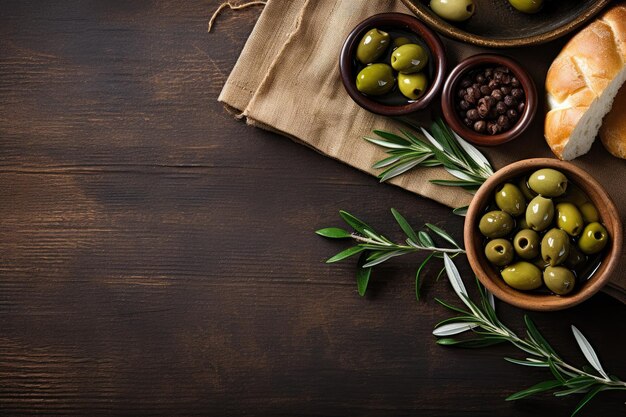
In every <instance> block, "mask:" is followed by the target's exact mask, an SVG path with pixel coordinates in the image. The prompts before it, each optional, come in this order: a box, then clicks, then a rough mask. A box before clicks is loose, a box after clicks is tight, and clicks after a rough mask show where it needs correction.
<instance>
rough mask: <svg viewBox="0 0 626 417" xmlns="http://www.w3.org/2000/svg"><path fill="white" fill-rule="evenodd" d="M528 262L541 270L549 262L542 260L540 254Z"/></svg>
mask: <svg viewBox="0 0 626 417" xmlns="http://www.w3.org/2000/svg"><path fill="white" fill-rule="evenodd" d="M530 262H531V263H532V264H533V265H535V266H536V267H537V268H539V269H540V270H542V271H543V270H545V269H546V268H547V267H549V266H550V264H549V263H548V262H546V261H544V260H543V258H542V257H541V256H538V257H536V258H535V259H532V260H531V261H530Z"/></svg>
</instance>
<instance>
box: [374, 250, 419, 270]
mask: <svg viewBox="0 0 626 417" xmlns="http://www.w3.org/2000/svg"><path fill="white" fill-rule="evenodd" d="M406 253H409V252H407V251H404V250H395V251H392V252H387V253H385V254H384V255H382V256H380V257H377V258H376V259H374V260H371V261H369V262H368V263H366V264H365V265H363V268H369V267H372V266H375V265H378V264H381V263H383V262H385V261H387V260H389V259H391V258H394V257H396V256H400V255H404V254H406Z"/></svg>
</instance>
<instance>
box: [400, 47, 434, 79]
mask: <svg viewBox="0 0 626 417" xmlns="http://www.w3.org/2000/svg"><path fill="white" fill-rule="evenodd" d="M427 62H428V53H427V52H426V50H425V49H424V48H422V47H421V46H419V45H417V44H415V43H408V44H406V45H402V46H400V47H399V48H397V49H396V50H395V51H393V53H392V54H391V66H392V67H393V69H395V70H396V71H399V72H402V73H404V74H411V73H413V72H418V71H421V70H422V68H424V67H425V66H426V63H427Z"/></svg>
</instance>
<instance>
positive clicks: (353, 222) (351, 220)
mask: <svg viewBox="0 0 626 417" xmlns="http://www.w3.org/2000/svg"><path fill="white" fill-rule="evenodd" d="M339 215H340V216H341V218H342V219H343V221H345V222H346V223H348V224H349V225H350V226H352V228H353V229H354V230H356V231H357V232H359V233H362V234H366V233H365V230H366V229H369V230H371V231H373V230H374V229H373V228H371V227H369V226H368V225H367V224H366V223H364V222H363V221H361V220H359V219H357V218H356V217H354V216H353V215H352V214H350V213H348V212H347V211H344V210H340V211H339Z"/></svg>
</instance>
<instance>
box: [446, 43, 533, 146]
mask: <svg viewBox="0 0 626 417" xmlns="http://www.w3.org/2000/svg"><path fill="white" fill-rule="evenodd" d="M441 107H442V109H443V115H444V118H445V119H446V121H447V122H448V125H449V126H450V127H451V128H452V130H454V131H455V132H456V133H457V134H459V136H461V137H462V138H464V139H467V140H468V141H470V142H472V143H474V144H475V145H480V146H495V145H500V144H502V143H505V142H508V141H510V140H513V139H515V138H516V137H518V136H519V135H520V134H521V133H522V132H523V131H524V130H525V129H526V128H527V127H528V126H529V125H530V122H531V121H532V119H533V117H534V115H535V112H536V110H537V90H536V88H535V84H534V82H533V80H532V78H531V77H530V76H529V75H528V73H527V72H526V70H525V69H524V68H523V67H522V66H521V65H520V64H519V63H518V62H517V61H515V60H514V59H512V58H509V57H506V56H503V55H497V54H480V55H474V56H471V57H469V58H467V59H465V60H463V61H461V62H460V63H459V64H458V65H457V66H456V67H455V68H454V69H453V70H452V71H451V72H450V75H449V77H448V79H447V81H446V83H445V84H444V87H443V93H442V96H441Z"/></svg>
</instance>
